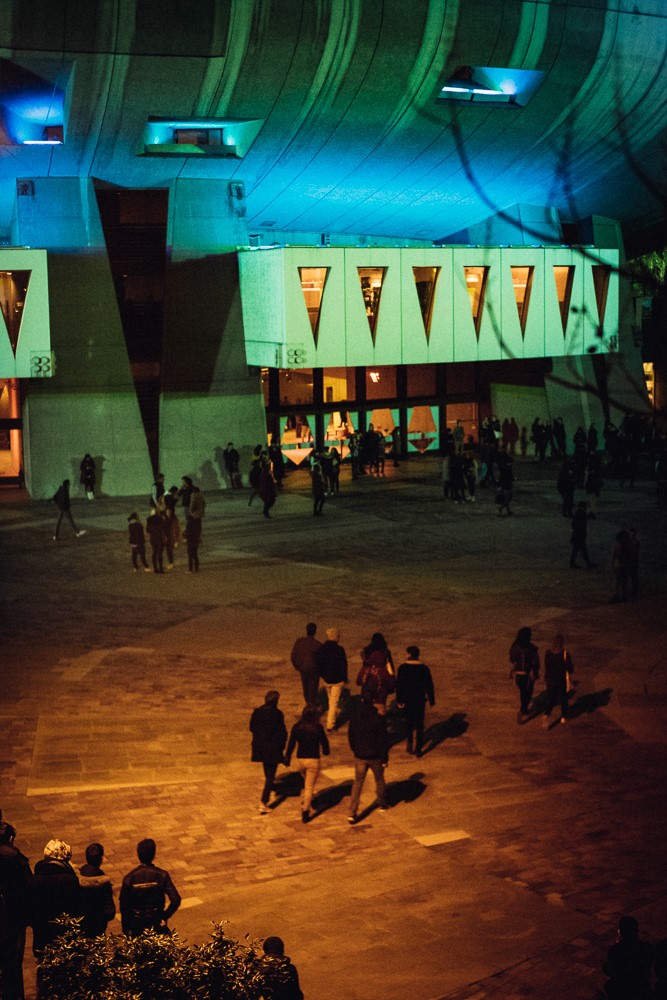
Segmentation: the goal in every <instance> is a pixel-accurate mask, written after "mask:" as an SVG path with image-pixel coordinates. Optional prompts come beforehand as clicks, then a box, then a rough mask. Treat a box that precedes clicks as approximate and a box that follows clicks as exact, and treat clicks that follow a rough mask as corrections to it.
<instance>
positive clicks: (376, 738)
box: [347, 687, 389, 823]
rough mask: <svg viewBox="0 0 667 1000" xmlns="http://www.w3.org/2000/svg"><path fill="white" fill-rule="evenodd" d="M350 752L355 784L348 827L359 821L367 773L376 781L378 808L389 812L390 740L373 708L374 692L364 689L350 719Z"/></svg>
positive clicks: (382, 720) (379, 716)
mask: <svg viewBox="0 0 667 1000" xmlns="http://www.w3.org/2000/svg"><path fill="white" fill-rule="evenodd" d="M348 740H349V742H350V749H351V750H352V753H353V754H354V757H355V761H354V784H353V785H352V795H351V797H350V815H349V816H348V817H347V821H348V823H356V822H357V819H358V815H357V814H358V810H359V800H360V798H361V790H362V788H363V787H364V781H365V780H366V775H367V774H368V771H369V770H370V771H372V773H373V777H374V778H375V794H376V797H377V802H378V808H379V809H380V810H381V811H382V812H384V811H385V810H386V808H387V788H386V785H385V780H384V771H385V768H386V767H387V764H388V762H389V740H388V737H387V726H386V723H385V719H384V716H383V715H380V714H379V712H378V710H377V708H376V707H375V705H374V704H373V691H372V690H371V688H368V687H367V688H363V690H362V692H361V703H360V704H359V706H358V708H357V711H356V712H355V713H354V715H353V716H352V718H351V719H350V725H349V728H348Z"/></svg>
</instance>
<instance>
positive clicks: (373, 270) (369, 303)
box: [357, 267, 387, 344]
mask: <svg viewBox="0 0 667 1000" xmlns="http://www.w3.org/2000/svg"><path fill="white" fill-rule="evenodd" d="M357 271H358V272H359V282H360V284H361V294H362V295H363V297H364V307H365V309H366V317H367V319H368V325H369V327H370V328H371V337H372V338H373V344H375V330H376V327H377V321H378V314H379V312H380V296H381V295H382V283H383V281H384V276H385V274H386V272H387V268H386V267H358V268H357Z"/></svg>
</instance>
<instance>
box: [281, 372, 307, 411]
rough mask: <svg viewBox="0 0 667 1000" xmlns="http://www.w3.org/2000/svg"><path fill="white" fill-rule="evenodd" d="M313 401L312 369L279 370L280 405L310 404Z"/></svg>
mask: <svg viewBox="0 0 667 1000" xmlns="http://www.w3.org/2000/svg"><path fill="white" fill-rule="evenodd" d="M312 402H313V369H312V368H294V369H292V370H291V371H286V370H284V369H281V370H280V405H281V406H294V405H302V406H303V405H305V404H308V405H310V404H311V403H312Z"/></svg>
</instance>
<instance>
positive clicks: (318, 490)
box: [310, 456, 326, 517]
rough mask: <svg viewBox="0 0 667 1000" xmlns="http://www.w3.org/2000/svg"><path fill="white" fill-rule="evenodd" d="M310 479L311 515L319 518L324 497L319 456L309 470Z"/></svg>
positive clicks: (324, 487) (324, 491) (322, 474)
mask: <svg viewBox="0 0 667 1000" xmlns="http://www.w3.org/2000/svg"><path fill="white" fill-rule="evenodd" d="M310 477H311V490H312V494H313V515H314V516H315V517H320V516H321V514H322V508H323V507H324V499H325V497H326V485H325V481H324V472H323V470H322V463H321V461H320V458H319V456H318V457H317V460H316V461H315V462H313V466H312V468H311V470H310Z"/></svg>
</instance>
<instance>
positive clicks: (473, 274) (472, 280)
mask: <svg viewBox="0 0 667 1000" xmlns="http://www.w3.org/2000/svg"><path fill="white" fill-rule="evenodd" d="M463 270H464V271H465V276H466V288H467V289H468V296H469V297H470V308H471V309H472V318H473V322H474V324H475V333H476V334H477V336H478V337H479V330H480V327H481V325H482V311H483V309H484V295H485V292H486V279H487V277H488V273H489V269H488V267H464V268H463Z"/></svg>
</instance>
